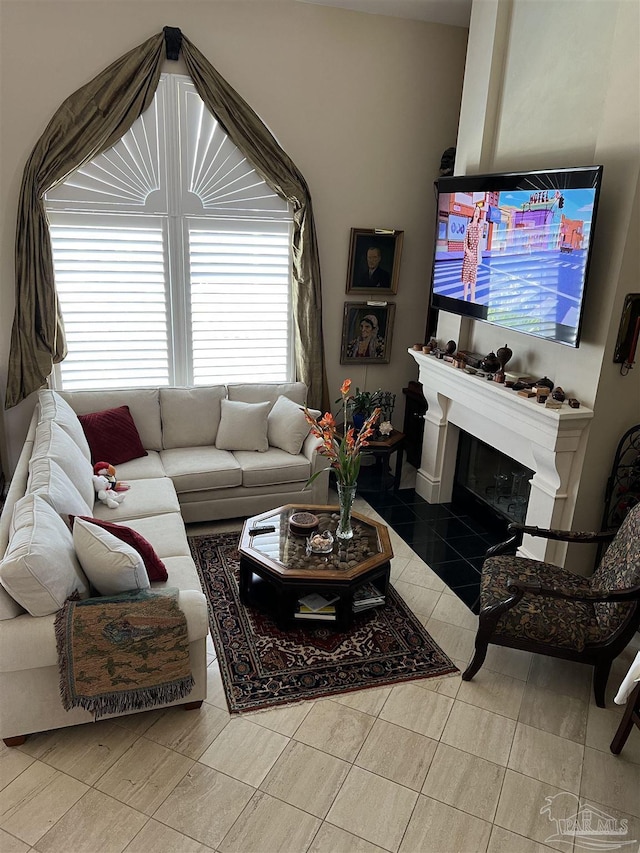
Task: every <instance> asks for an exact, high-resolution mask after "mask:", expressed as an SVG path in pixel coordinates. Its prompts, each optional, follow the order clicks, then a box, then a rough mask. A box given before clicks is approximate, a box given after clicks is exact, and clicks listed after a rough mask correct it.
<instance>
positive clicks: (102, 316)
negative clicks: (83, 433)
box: [46, 75, 294, 390]
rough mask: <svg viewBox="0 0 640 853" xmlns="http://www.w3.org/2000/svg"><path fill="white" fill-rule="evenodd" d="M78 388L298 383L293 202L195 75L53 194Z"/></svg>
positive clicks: (58, 273) (165, 90) (173, 86)
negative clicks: (270, 180)
mask: <svg viewBox="0 0 640 853" xmlns="http://www.w3.org/2000/svg"><path fill="white" fill-rule="evenodd" d="M46 209H47V216H48V218H49V223H50V230H51V240H52V245H53V259H54V269H55V279H56V288H57V291H58V295H59V299H60V305H61V308H62V314H63V317H64V322H65V329H66V338H67V346H68V350H69V354H68V356H67V358H66V359H65V360H64V361H63V362H62V363H61V364H58V365H56V367H55V376H56V384H59V385H60V386H61V387H64V388H65V389H68V390H73V389H80V388H124V387H141V386H145V385H147V386H156V385H174V384H175V385H192V384H193V385H199V384H215V383H223V382H233V381H249V380H250V381H287V380H290V379H292V378H293V374H294V369H293V354H292V349H293V348H292V320H291V224H292V218H293V216H292V210H291V208H290V205H288V204H287V203H286V202H285V201H284V200H283V199H281V198H280V197H279V196H277V195H276V194H275V193H274V192H273V191H272V190H271V189H270V187H269V186H268V185H267V184H266V183H265V182H264V181H263V180H262V178H260V177H259V176H258V174H257V173H256V172H255V170H254V169H253V167H252V166H251V165H250V164H249V163H248V162H247V160H246V159H245V157H244V156H243V155H242V154H241V153H240V151H239V150H238V149H237V148H236V146H235V145H234V144H233V143H232V142H231V140H230V139H229V138H228V136H227V135H226V133H225V132H224V131H223V130H222V128H221V127H220V125H219V123H218V121H217V120H216V119H215V117H214V116H213V115H212V114H211V113H210V112H209V111H208V110H207V108H206V107H205V105H204V103H203V101H202V99H201V98H200V96H199V95H198V93H197V92H196V90H195V87H194V85H193V83H192V82H191V80H190V79H189V78H188V77H182V76H179V75H162V77H161V80H160V83H159V86H158V89H157V91H156V94H155V97H154V100H153V103H152V105H151V107H150V108H149V109H148V110H147V111H146V112H145V113H143V114H142V115H141V116H140V118H139V119H138V120H137V121H136V122H135V123H134V125H133V126H132V127H131V129H130V130H129V131H128V132H127V133H126V134H125V135H124V136H123V137H122V138H121V139H120V141H119V142H118V143H117V144H116V145H115V146H114V147H113V148H111V149H109V150H108V151H106V152H104V153H103V154H100V155H99V156H98V157H96V158H95V159H94V160H91V161H90V162H89V163H87V164H85V165H84V166H82V167H81V168H79V169H78V170H76V171H75V172H73V173H72V174H71V175H69V177H67V178H66V179H65V180H64V181H63V182H62V183H60V184H58V185H57V186H56V187H55V188H54V189H52V190H50V191H49V192H48V193H47V194H46Z"/></svg>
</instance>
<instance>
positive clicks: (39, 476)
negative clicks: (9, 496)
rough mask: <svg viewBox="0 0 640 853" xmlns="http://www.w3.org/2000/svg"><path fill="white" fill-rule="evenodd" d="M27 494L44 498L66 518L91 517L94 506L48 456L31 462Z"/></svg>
mask: <svg viewBox="0 0 640 853" xmlns="http://www.w3.org/2000/svg"><path fill="white" fill-rule="evenodd" d="M27 493H28V494H32V495H39V496H40V497H41V498H44V500H45V501H46V502H47V503H48V504H50V505H51V506H52V507H53V508H54V509H55V511H56V512H57V513H58V514H59V515H61V516H63V517H64V518H66V517H67V516H68V515H91V511H92V505H89V504H88V503H87V502H86V501H85V499H84V498H83V497H82V495H81V494H80V492H79V491H78V490H77V489H76V487H75V486H74V485H73V483H72V482H71V480H70V479H69V477H68V476H67V475H66V474H65V472H64V471H63V470H62V468H61V467H60V466H59V465H58V463H57V462H55V461H54V460H53V459H48V458H47V457H46V456H40V457H38V458H37V459H31V460H30V461H29V479H28V481H27ZM105 509H106V507H105Z"/></svg>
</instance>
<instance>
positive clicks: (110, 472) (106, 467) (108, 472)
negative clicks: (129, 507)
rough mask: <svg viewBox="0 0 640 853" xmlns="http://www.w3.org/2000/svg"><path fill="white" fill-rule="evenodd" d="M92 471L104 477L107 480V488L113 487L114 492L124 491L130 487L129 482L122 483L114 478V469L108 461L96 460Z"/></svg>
mask: <svg viewBox="0 0 640 853" xmlns="http://www.w3.org/2000/svg"><path fill="white" fill-rule="evenodd" d="M93 473H94V474H97V475H98V476H99V477H106V478H107V480H108V481H109V486H108V488H110V489H113V491H114V492H126V491H127V490H128V489H130V488H131V486H130V485H129V483H122V482H119V481H118V480H117V479H116V469H115V468H114V467H113V465H110V464H109V463H108V462H96V464H95V465H94V466H93Z"/></svg>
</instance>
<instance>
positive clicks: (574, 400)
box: [568, 397, 580, 409]
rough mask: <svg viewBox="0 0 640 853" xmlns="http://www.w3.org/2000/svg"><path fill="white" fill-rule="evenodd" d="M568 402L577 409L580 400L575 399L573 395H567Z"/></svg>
mask: <svg viewBox="0 0 640 853" xmlns="http://www.w3.org/2000/svg"><path fill="white" fill-rule="evenodd" d="M568 402H569V405H570V406H571V408H572V409H579V408H580V400H576V398H575V397H569V401H568Z"/></svg>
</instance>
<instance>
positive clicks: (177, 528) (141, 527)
mask: <svg viewBox="0 0 640 853" xmlns="http://www.w3.org/2000/svg"><path fill="white" fill-rule="evenodd" d="M127 526H128V527H130V528H131V529H132V530H135V531H136V532H137V533H139V534H140V535H141V536H144V538H145V539H146V540H147V541H148V542H150V543H151V545H152V546H153V549H154V550H155V552H156V554H158V556H159V557H160V558H161V559H162V560H163V561H164V560H165V559H166V558H167V557H186V556H189V554H190V553H191V552H190V550H189V542H188V540H187V533H186V531H185V528H184V521H183V520H182V516H181V515H180V513H179V512H167V513H164V514H163V515H151V516H149V517H148V518H132V519H131V521H129V522H127ZM150 580H151V578H150Z"/></svg>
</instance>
